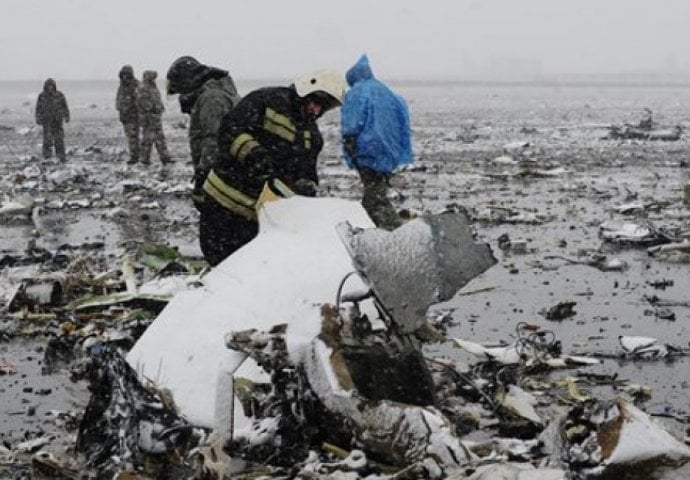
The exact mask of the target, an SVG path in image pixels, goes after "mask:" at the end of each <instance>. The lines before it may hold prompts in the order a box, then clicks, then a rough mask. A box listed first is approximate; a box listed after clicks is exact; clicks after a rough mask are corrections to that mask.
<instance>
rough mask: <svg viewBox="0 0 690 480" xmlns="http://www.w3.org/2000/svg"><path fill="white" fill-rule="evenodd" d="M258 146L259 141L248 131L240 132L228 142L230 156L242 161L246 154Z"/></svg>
mask: <svg viewBox="0 0 690 480" xmlns="http://www.w3.org/2000/svg"><path fill="white" fill-rule="evenodd" d="M258 146H259V142H257V141H256V140H254V137H252V136H251V135H249V134H248V133H240V134H239V135H237V138H235V140H233V141H232V143H231V144H230V156H231V157H233V158H236V159H237V160H238V161H240V162H243V161H244V159H245V158H247V155H249V154H250V153H251V151H252V150H254V149H255V148H256V147H258Z"/></svg>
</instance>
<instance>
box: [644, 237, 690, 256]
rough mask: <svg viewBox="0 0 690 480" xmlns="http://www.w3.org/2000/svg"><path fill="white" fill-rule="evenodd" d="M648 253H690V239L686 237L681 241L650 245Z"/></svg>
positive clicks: (659, 254) (658, 254)
mask: <svg viewBox="0 0 690 480" xmlns="http://www.w3.org/2000/svg"><path fill="white" fill-rule="evenodd" d="M647 253H648V254H649V255H650V256H652V257H656V256H661V255H669V254H671V253H684V254H690V240H689V239H687V238H685V239H683V241H681V242H674V243H667V244H665V245H656V246H653V247H649V248H648V249H647Z"/></svg>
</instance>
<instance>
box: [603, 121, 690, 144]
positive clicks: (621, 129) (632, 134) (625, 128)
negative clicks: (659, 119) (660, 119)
mask: <svg viewBox="0 0 690 480" xmlns="http://www.w3.org/2000/svg"><path fill="white" fill-rule="evenodd" d="M682 133H683V127H682V126H681V125H675V126H673V127H670V128H641V127H639V126H634V125H622V126H620V125H611V126H610V127H609V133H608V134H607V135H606V137H604V138H605V139H609V140H657V141H665V142H676V141H678V140H680V138H681V135H682Z"/></svg>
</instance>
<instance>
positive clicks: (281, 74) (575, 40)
mask: <svg viewBox="0 0 690 480" xmlns="http://www.w3.org/2000/svg"><path fill="white" fill-rule="evenodd" d="M0 8H1V9H2V14H1V15H0V65H1V70H0V80H16V79H42V78H45V77H48V76H53V77H55V78H57V79H115V78H116V75H117V71H118V69H119V67H120V66H121V65H122V64H124V63H131V64H132V65H133V66H134V67H135V71H136V73H137V74H138V75H140V74H141V72H142V71H143V70H144V69H149V68H151V69H156V70H158V71H159V74H160V75H161V76H163V75H164V72H165V71H166V70H167V67H168V66H169V65H170V63H171V62H172V61H173V60H174V59H175V58H177V57H178V56H180V55H184V54H190V55H194V56H196V57H197V58H198V59H199V60H200V61H202V62H204V63H209V64H213V65H216V66H219V67H224V68H227V69H229V70H230V72H231V74H232V75H233V76H234V77H235V78H236V79H242V78H245V79H259V78H272V79H292V78H294V77H295V76H296V75H299V74H301V73H303V72H305V71H308V70H311V69H314V68H320V67H333V68H337V69H340V70H345V69H347V68H348V67H349V66H350V65H351V64H352V63H354V62H355V61H356V59H357V58H358V56H359V55H360V54H361V53H362V52H367V53H368V54H369V56H370V59H371V61H372V65H373V68H374V72H375V73H377V74H378V75H379V76H381V77H386V78H396V79H404V78H414V79H418V78H435V79H443V78H453V79H457V78H460V79H462V78H477V77H492V78H495V79H501V77H506V78H505V79H507V80H509V79H510V78H508V77H509V76H516V75H517V76H520V75H523V74H524V75H527V76H530V75H538V74H543V75H560V74H595V73H596V74H598V73H602V74H614V73H621V72H631V71H648V72H649V71H650V72H654V71H656V72H662V71H663V72H674V71H675V72H678V73H685V72H688V71H690V33H688V32H689V31H690V27H689V25H690V2H688V1H687V0H656V1H653V2H651V1H649V0H645V1H641V0H348V1H341V2H335V1H329V0H244V1H239V0H224V1H223V0H196V1H195V0H117V1H115V0H111V1H104V0H0Z"/></svg>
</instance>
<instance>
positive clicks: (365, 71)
mask: <svg viewBox="0 0 690 480" xmlns="http://www.w3.org/2000/svg"><path fill="white" fill-rule="evenodd" d="M345 78H346V79H347V84H348V85H349V86H352V85H354V84H355V82H358V81H360V80H368V79H371V78H374V72H372V71H371V67H370V66H369V57H367V54H366V53H365V54H364V55H362V56H361V57H359V60H357V63H355V64H354V65H353V66H352V67H350V69H349V70H348V71H347V73H346V74H345Z"/></svg>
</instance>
